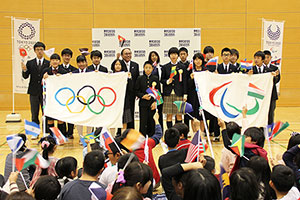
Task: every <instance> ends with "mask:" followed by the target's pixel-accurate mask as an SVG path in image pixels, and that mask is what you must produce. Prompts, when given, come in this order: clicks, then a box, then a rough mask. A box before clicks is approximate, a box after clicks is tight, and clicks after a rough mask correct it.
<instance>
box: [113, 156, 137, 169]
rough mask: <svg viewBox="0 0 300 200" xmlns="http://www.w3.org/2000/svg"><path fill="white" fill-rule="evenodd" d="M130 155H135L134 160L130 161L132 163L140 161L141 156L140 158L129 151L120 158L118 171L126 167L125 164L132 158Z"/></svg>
mask: <svg viewBox="0 0 300 200" xmlns="http://www.w3.org/2000/svg"><path fill="white" fill-rule="evenodd" d="M130 156H133V158H132V160H131V161H130V163H132V162H139V158H138V157H137V156H136V155H135V154H133V153H127V154H125V155H123V156H121V157H120V158H119V160H118V164H117V166H118V171H119V170H120V169H124V167H125V165H126V163H127V161H128V159H129V158H130Z"/></svg>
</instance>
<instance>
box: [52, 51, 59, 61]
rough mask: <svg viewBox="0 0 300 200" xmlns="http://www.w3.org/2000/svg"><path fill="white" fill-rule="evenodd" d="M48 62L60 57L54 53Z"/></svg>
mask: <svg viewBox="0 0 300 200" xmlns="http://www.w3.org/2000/svg"><path fill="white" fill-rule="evenodd" d="M50 60H60V56H59V55H58V54H57V53H54V54H52V55H51V56H50Z"/></svg>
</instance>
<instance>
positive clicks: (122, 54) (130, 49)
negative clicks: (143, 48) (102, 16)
mask: <svg viewBox="0 0 300 200" xmlns="http://www.w3.org/2000/svg"><path fill="white" fill-rule="evenodd" d="M126 49H128V50H129V51H131V49H130V48H128V47H126V48H124V49H122V51H121V55H123V53H124V51H125V50H126Z"/></svg>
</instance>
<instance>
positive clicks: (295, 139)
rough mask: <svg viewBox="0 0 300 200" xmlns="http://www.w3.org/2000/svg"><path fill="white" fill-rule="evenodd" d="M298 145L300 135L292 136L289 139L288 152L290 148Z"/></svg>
mask: <svg viewBox="0 0 300 200" xmlns="http://www.w3.org/2000/svg"><path fill="white" fill-rule="evenodd" d="M298 144H300V134H297V135H292V136H291V137H290V139H289V143H288V146H287V150H289V149H290V148H292V147H293V146H296V145H298Z"/></svg>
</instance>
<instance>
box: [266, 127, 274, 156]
mask: <svg viewBox="0 0 300 200" xmlns="http://www.w3.org/2000/svg"><path fill="white" fill-rule="evenodd" d="M264 134H265V138H266V140H267V141H268V148H269V154H270V158H271V159H273V155H272V151H271V142H270V140H269V134H268V129H267V127H265V128H264Z"/></svg>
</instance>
